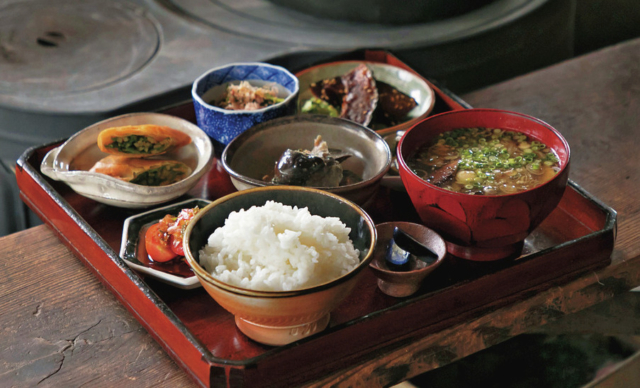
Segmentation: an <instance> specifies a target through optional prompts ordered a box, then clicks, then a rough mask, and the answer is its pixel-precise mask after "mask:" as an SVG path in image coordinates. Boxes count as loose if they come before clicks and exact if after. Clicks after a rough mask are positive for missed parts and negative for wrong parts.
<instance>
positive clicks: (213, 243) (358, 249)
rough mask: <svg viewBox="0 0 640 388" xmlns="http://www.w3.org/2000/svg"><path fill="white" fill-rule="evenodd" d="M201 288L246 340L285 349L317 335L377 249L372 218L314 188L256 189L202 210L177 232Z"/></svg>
mask: <svg viewBox="0 0 640 388" xmlns="http://www.w3.org/2000/svg"><path fill="white" fill-rule="evenodd" d="M184 238H185V240H184V247H185V257H186V259H187V262H188V263H189V265H190V266H191V267H192V268H193V271H194V273H195V274H196V276H197V277H198V280H199V281H200V283H202V285H203V287H204V288H205V290H206V291H207V292H208V293H209V294H210V295H211V297H213V299H214V300H215V301H216V302H217V303H218V304H219V305H220V306H222V307H223V308H225V309H226V310H227V311H229V312H230V313H231V314H233V315H234V316H235V322H236V325H237V326H238V328H239V329H240V330H241V331H242V332H243V333H244V334H246V335H247V336H248V337H249V338H251V339H253V340H255V341H257V342H260V343H263V344H267V345H274V346H277V345H284V344H288V343H291V342H294V341H297V340H300V339H302V338H305V337H308V336H310V335H313V334H316V333H318V332H320V331H322V330H324V329H325V328H326V327H327V326H328V324H329V321H330V312H331V311H332V310H333V309H334V308H335V307H337V305H338V304H339V303H340V302H341V301H342V300H343V299H344V298H345V297H346V296H347V295H348V294H349V293H350V292H351V291H352V290H353V289H354V287H355V286H356V284H357V282H358V279H359V277H360V275H361V274H362V269H363V268H366V267H367V266H368V265H369V262H370V261H371V259H372V253H373V251H374V248H375V244H376V229H375V225H374V223H373V221H372V220H371V218H370V217H369V216H368V215H367V214H366V213H365V212H364V211H363V210H362V209H361V208H360V207H358V206H357V205H355V204H354V203H352V202H350V201H348V200H346V199H344V198H342V197H340V196H337V195H335V194H331V193H329V192H326V191H321V190H318V189H313V188H305V187H293V186H273V187H261V188H255V189H250V190H245V191H240V192H236V193H233V194H230V195H228V196H226V197H223V198H220V199H219V200H217V201H215V202H213V203H211V204H210V205H208V206H207V207H205V208H203V209H202V210H201V211H200V212H199V213H198V214H197V215H196V216H195V217H194V219H193V220H192V221H191V222H190V223H189V225H188V227H187V229H186V231H185V234H184Z"/></svg>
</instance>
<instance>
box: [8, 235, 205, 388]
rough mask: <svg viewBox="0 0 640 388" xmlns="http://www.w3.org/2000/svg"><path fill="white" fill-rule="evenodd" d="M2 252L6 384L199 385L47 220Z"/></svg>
mask: <svg viewBox="0 0 640 388" xmlns="http://www.w3.org/2000/svg"><path fill="white" fill-rule="evenodd" d="M0 252H2V254H1V255H0V278H1V279H3V280H2V282H0V311H2V314H0V327H2V334H1V335H0V386H2V387H11V386H18V387H27V386H36V385H37V386H57V387H62V386H67V387H80V386H83V385H90V386H117V385H121V384H125V385H126V386H152V385H153V386H164V387H180V386H184V387H191V386H193V382H192V381H191V380H190V379H189V377H187V375H185V374H184V372H182V371H181V370H180V368H178V366H177V365H176V364H175V363H174V362H173V361H172V360H171V359H170V358H169V357H168V356H167V355H166V353H165V352H164V351H163V350H162V348H161V347H160V346H159V345H158V344H157V343H156V342H155V341H154V340H153V339H152V338H151V337H150V336H149V335H148V333H147V332H146V331H145V330H144V329H143V328H142V327H141V326H140V324H139V323H138V322H137V321H136V320H135V319H134V318H133V317H132V316H131V315H130V314H129V313H128V312H127V311H126V310H125V309H124V308H123V307H122V306H121V305H120V303H119V302H118V301H117V300H116V298H115V297H114V296H113V295H112V294H111V293H110V292H108V291H107V290H106V289H105V288H104V287H103V286H102V284H101V283H100V282H99V281H98V280H97V278H96V277H95V276H94V275H93V274H92V273H91V272H89V270H87V269H86V268H85V267H84V266H83V265H82V264H81V263H80V261H78V259H77V258H76V257H75V256H73V255H72V254H71V252H70V251H69V250H68V249H67V248H66V247H65V246H64V245H62V244H61V243H60V242H59V240H58V239H57V238H56V236H55V235H54V234H53V233H52V232H51V231H50V230H49V229H48V228H47V227H46V226H44V225H41V226H37V227H35V228H32V229H28V230H26V231H23V232H19V233H16V234H12V235H9V236H6V237H3V238H2V239H0Z"/></svg>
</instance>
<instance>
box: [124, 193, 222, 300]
mask: <svg viewBox="0 0 640 388" xmlns="http://www.w3.org/2000/svg"><path fill="white" fill-rule="evenodd" d="M209 203H211V201H208V200H206V199H189V200H186V201H182V202H178V203H175V204H172V205H168V206H164V207H160V208H157V209H153V210H149V211H147V212H144V213H140V214H136V215H135V216H131V217H129V218H127V219H126V220H125V221H124V227H123V231H122V243H121V245H120V258H122V259H123V260H124V262H125V263H126V264H127V265H128V266H129V267H131V268H132V269H134V270H136V271H138V272H141V273H143V274H145V275H148V276H152V277H154V278H156V279H158V280H160V281H162V282H164V283H167V284H170V285H172V286H175V287H177V288H181V289H184V290H189V289H192V288H197V287H200V286H201V285H200V282H199V281H198V278H196V276H195V274H194V273H193V272H192V271H191V267H189V264H187V263H186V261H185V260H184V258H183V257H178V258H175V259H173V260H170V261H168V262H166V263H159V262H154V261H153V260H151V259H150V258H149V256H148V255H147V252H146V249H145V247H144V241H143V239H144V237H143V236H144V233H145V232H146V230H147V229H148V228H149V226H151V225H152V224H154V223H156V222H158V221H160V220H161V219H162V218H163V217H164V216H165V215H167V214H171V215H175V216H177V215H178V213H180V210H182V209H187V208H194V207H196V206H198V207H199V208H201V209H202V208H204V207H205V206H207V205H208V204H209Z"/></svg>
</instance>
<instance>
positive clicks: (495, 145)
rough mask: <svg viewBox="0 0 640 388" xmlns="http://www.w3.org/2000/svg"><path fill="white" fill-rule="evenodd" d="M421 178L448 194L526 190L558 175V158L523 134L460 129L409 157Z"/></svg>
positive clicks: (439, 137) (507, 192)
mask: <svg viewBox="0 0 640 388" xmlns="http://www.w3.org/2000/svg"><path fill="white" fill-rule="evenodd" d="M407 165H408V166H409V168H410V169H411V170H412V171H413V172H414V173H415V174H416V175H418V176H419V177H420V178H422V179H424V180H426V181H427V182H429V183H432V184H434V185H436V186H438V187H442V188H443V189H446V190H451V191H455V192H459V193H465V194H475V195H504V194H513V193H517V192H520V191H525V190H529V189H532V188H534V187H536V186H539V185H541V184H543V183H545V182H547V181H549V180H551V179H552V178H553V177H554V176H555V175H556V174H557V173H558V171H560V165H559V158H558V156H557V155H556V154H555V153H554V152H553V150H551V149H550V148H549V147H547V146H546V145H545V144H543V143H541V142H539V141H536V140H535V139H532V138H529V137H527V136H526V135H525V134H523V133H519V132H513V131H506V130H502V129H494V128H459V129H454V130H451V131H447V132H444V133H441V134H440V135H439V136H437V137H436V138H435V139H434V140H433V141H432V142H430V143H427V144H426V145H424V146H422V147H420V148H419V149H418V150H417V151H416V153H415V154H414V155H412V156H410V157H409V158H408V159H407Z"/></svg>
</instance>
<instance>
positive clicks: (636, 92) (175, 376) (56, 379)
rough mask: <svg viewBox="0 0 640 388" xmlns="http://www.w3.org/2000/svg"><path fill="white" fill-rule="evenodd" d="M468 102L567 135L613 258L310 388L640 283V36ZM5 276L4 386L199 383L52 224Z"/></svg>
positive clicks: (365, 375) (507, 329)
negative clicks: (614, 215)
mask: <svg viewBox="0 0 640 388" xmlns="http://www.w3.org/2000/svg"><path fill="white" fill-rule="evenodd" d="M463 99H465V100H466V101H468V102H469V103H470V104H471V105H472V106H474V107H490V108H501V109H508V110H514V111H518V112H522V113H525V114H530V115H532V116H535V117H538V118H540V119H542V120H545V121H547V122H549V123H551V124H552V125H553V126H555V127H556V128H557V129H558V130H560V131H561V132H562V133H563V135H564V136H565V137H566V138H567V140H568V141H569V144H571V146H572V158H573V159H572V171H571V179H572V180H574V181H575V182H577V183H579V184H580V185H581V186H582V187H583V188H584V189H586V190H587V191H588V192H590V193H591V194H593V195H594V196H596V197H597V198H599V199H600V200H602V201H603V202H604V203H606V204H607V205H609V206H611V207H613V208H614V209H616V210H617V211H618V236H617V241H616V247H615V250H614V252H613V256H612V264H611V265H610V266H608V267H606V268H604V269H602V270H599V271H597V272H591V273H588V274H586V275H583V276H582V277H580V278H578V279H576V280H574V281H572V282H570V283H568V284H565V285H563V286H562V287H553V288H551V289H548V290H547V291H545V292H541V293H538V294H536V295H530V296H528V297H527V298H526V299H523V300H520V301H518V302H517V303H514V304H511V305H509V306H507V307H502V308H491V307H488V308H486V309H484V310H483V311H481V312H479V313H478V314H476V315H475V316H474V317H473V318H472V319H470V320H468V321H466V322H464V323H462V324H458V325H456V326H453V327H448V328H446V329H443V330H441V331H439V332H437V333H434V334H432V335H428V336H426V337H424V338H422V339H421V340H419V341H417V342H413V343H410V344H405V346H403V347H401V348H393V349H385V350H383V351H381V352H379V353H376V354H371V355H369V356H368V357H365V358H363V359H361V360H360V363H359V364H358V365H354V366H350V367H346V368H345V369H344V370H340V371H336V372H335V373H333V374H330V375H327V376H325V377H324V378H323V379H321V380H318V381H315V382H313V383H312V384H310V385H312V386H325V385H328V384H338V385H342V386H357V385H359V386H372V385H389V384H393V383H397V382H399V381H403V380H406V379H407V378H410V377H412V376H415V375H417V374H420V373H423V372H425V371H428V370H430V369H433V368H435V367H438V366H441V365H445V364H447V363H450V362H452V361H454V360H456V359H459V358H461V357H465V356H467V355H470V354H472V353H474V352H477V351H479V350H482V349H485V348H487V347H490V346H492V345H495V344H498V343H500V342H502V341H505V340H507V339H509V338H511V337H513V336H516V335H518V334H521V333H525V332H528V331H532V330H535V329H536V328H538V327H539V326H540V325H543V324H545V323H547V322H550V321H555V320H558V319H559V318H561V317H562V316H565V315H567V314H571V313H575V312H578V311H580V310H583V309H585V308H587V307H589V306H592V305H595V304H597V303H599V302H601V301H605V300H608V299H610V298H612V297H614V296H615V295H619V294H623V293H625V292H626V291H628V290H630V289H632V288H634V287H635V286H638V285H640V244H638V243H637V241H638V238H640V201H638V193H639V192H640V179H639V178H640V176H639V171H640V152H639V151H640V149H639V148H638V141H637V139H636V136H637V135H638V134H639V133H640V131H638V129H637V128H638V123H639V122H640V40H635V41H630V42H627V43H623V44H620V45H618V46H614V47H611V48H607V49H604V50H602V51H599V52H596V53H593V54H590V55H588V56H585V57H581V58H576V59H574V60H571V61H568V62H565V63H561V64H558V65H555V66H552V67H550V68H547V69H543V70H540V71H537V72H535V73H532V74H529V75H526V76H523V77H519V78H517V79H514V80H510V81H507V82H504V83H502V84H498V85H495V86H492V87H489V88H486V89H483V90H480V91H476V92H474V93H470V94H468V95H465V96H463ZM0 278H1V279H2V281H1V282H0V311H2V314H1V315H0V330H1V333H2V334H1V335H0V386H14V385H15V386H34V385H36V384H40V385H41V386H83V385H92V386H115V385H118V384H126V386H171V387H180V386H193V385H194V383H193V382H192V381H191V380H190V379H189V377H187V375H186V374H185V373H184V372H182V371H181V370H180V369H179V368H178V366H177V365H176V364H175V363H173V361H172V360H171V359H170V358H169V357H168V355H167V354H166V353H165V352H164V351H163V350H162V349H161V348H160V346H159V345H157V344H156V343H155V341H154V340H153V339H152V338H151V337H150V336H149V335H148V334H147V333H146V331H145V330H144V329H143V328H142V327H141V326H140V324H139V323H138V322H137V321H136V320H135V319H134V318H133V317H132V316H131V315H130V314H129V313H128V312H127V311H126V310H125V308H124V307H122V306H121V305H120V303H119V302H118V301H117V300H116V299H115V297H114V296H113V295H112V294H111V293H110V292H108V291H107V290H106V289H105V288H104V287H103V286H102V285H101V283H100V282H99V281H98V280H97V278H96V277H95V276H93V275H92V274H91V273H90V272H89V271H88V270H87V269H86V268H85V267H84V266H83V265H82V264H81V262H80V261H79V260H77V259H76V258H75V257H74V255H73V254H72V253H71V252H70V251H69V250H68V249H67V248H66V247H65V246H64V245H63V244H62V243H61V242H60V241H59V240H58V239H57V238H56V237H55V235H54V234H53V233H52V232H51V231H50V230H49V229H48V228H47V227H46V226H38V227H35V228H31V229H29V230H26V231H22V232H19V233H15V234H12V235H9V236H6V237H3V238H0Z"/></svg>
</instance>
